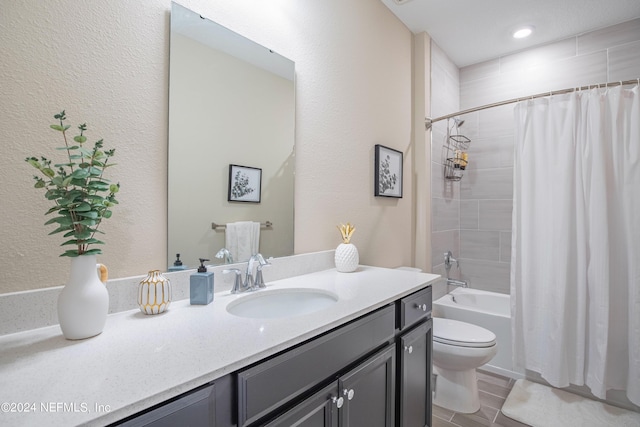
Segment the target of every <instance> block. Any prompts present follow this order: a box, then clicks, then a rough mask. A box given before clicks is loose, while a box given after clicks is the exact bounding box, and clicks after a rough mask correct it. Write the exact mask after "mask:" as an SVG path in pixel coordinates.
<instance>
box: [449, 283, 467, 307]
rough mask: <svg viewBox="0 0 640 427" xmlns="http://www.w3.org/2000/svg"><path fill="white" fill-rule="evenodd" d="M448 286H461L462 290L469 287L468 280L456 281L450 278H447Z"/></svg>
mask: <svg viewBox="0 0 640 427" xmlns="http://www.w3.org/2000/svg"><path fill="white" fill-rule="evenodd" d="M447 285H451V286H460V287H461V288H468V287H469V285H468V284H467V281H466V280H456V279H449V278H447ZM454 302H455V301H454Z"/></svg>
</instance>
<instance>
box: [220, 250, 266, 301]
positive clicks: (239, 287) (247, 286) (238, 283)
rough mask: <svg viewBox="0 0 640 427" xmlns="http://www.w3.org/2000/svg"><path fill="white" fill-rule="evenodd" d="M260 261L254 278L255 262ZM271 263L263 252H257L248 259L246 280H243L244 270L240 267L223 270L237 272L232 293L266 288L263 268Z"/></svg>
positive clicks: (223, 271) (225, 272)
mask: <svg viewBox="0 0 640 427" xmlns="http://www.w3.org/2000/svg"><path fill="white" fill-rule="evenodd" d="M256 262H257V263H258V266H257V267H256V269H255V270H256V276H255V279H254V278H253V270H254V265H255V263H256ZM269 265H271V263H270V262H268V261H265V259H264V257H263V256H262V254H255V255H252V256H251V258H249V261H247V271H246V272H245V276H244V281H243V280H242V272H241V271H240V269H239V268H228V269H225V270H222V273H224V274H227V273H235V275H236V276H235V279H234V282H233V288H232V289H231V293H232V294H239V293H242V292H247V291H257V290H258V289H259V288H266V287H267V286H266V285H265V283H264V278H263V277H262V268H263V267H265V266H269Z"/></svg>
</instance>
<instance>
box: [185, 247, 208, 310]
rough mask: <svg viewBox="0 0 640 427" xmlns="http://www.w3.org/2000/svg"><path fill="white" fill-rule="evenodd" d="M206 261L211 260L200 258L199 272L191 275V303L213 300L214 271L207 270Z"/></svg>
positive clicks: (205, 302) (200, 303)
mask: <svg viewBox="0 0 640 427" xmlns="http://www.w3.org/2000/svg"><path fill="white" fill-rule="evenodd" d="M205 261H209V260H208V259H204V258H200V267H198V272H197V273H193V274H192V275H191V276H190V277H189V282H190V289H189V290H190V294H189V295H190V300H191V305H206V304H209V303H211V301H213V271H207V267H205V265H204V262H205Z"/></svg>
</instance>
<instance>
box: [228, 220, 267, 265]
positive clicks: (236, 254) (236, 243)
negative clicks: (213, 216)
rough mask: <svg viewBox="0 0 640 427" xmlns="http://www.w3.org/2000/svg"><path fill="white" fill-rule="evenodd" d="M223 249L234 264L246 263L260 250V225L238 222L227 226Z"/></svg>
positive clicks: (250, 222) (257, 223) (251, 222)
mask: <svg viewBox="0 0 640 427" xmlns="http://www.w3.org/2000/svg"><path fill="white" fill-rule="evenodd" d="M225 247H226V248H227V249H228V250H229V252H231V255H232V256H233V259H234V261H235V262H244V261H248V260H249V258H251V255H255V254H257V253H258V250H259V248H260V223H259V222H253V221H239V222H231V223H228V224H227V228H226V231H225Z"/></svg>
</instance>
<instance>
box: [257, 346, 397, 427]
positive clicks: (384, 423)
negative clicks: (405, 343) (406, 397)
mask: <svg viewBox="0 0 640 427" xmlns="http://www.w3.org/2000/svg"><path fill="white" fill-rule="evenodd" d="M395 353H396V350H395V345H394V344H392V345H388V346H387V347H385V348H384V349H382V350H380V351H378V352H377V353H375V354H374V355H373V356H371V357H369V358H368V359H366V360H365V361H363V362H362V363H360V364H358V365H357V366H356V367H354V368H353V369H351V370H350V371H348V372H346V373H345V374H343V375H341V376H340V377H339V378H338V379H337V381H333V382H331V383H330V384H329V385H328V386H326V387H324V388H322V390H320V391H319V392H317V393H314V394H313V395H312V396H310V397H308V398H307V399H305V400H303V401H302V402H301V403H299V404H298V405H296V406H294V407H293V408H292V409H290V410H289V411H287V412H285V413H284V414H282V415H280V416H278V417H277V418H275V419H273V420H271V421H270V422H268V423H267V424H266V426H267V427H291V426H296V427H337V426H340V427H360V426H362V427H392V426H393V425H394V414H395V371H396V364H395Z"/></svg>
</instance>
